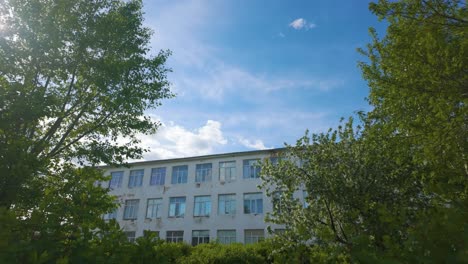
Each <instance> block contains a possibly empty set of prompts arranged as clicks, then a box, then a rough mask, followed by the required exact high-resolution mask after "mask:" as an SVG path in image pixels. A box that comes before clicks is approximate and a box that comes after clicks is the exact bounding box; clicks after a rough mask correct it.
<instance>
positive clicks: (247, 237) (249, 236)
mask: <svg viewBox="0 0 468 264" xmlns="http://www.w3.org/2000/svg"><path fill="white" fill-rule="evenodd" d="M255 232H259V233H260V232H261V235H259V234H255ZM263 240H265V230H264V229H244V244H246V245H248V244H255V243H258V242H260V241H263Z"/></svg>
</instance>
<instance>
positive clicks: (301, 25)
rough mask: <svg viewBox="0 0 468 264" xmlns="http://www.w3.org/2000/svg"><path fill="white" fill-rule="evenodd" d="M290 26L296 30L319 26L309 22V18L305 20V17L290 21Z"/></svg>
mask: <svg viewBox="0 0 468 264" xmlns="http://www.w3.org/2000/svg"><path fill="white" fill-rule="evenodd" d="M289 26H290V27H292V28H294V29H296V30H300V29H305V30H309V29H312V28H315V27H317V25H316V24H314V23H309V22H307V20H305V19H303V18H298V19H296V20H294V21H293V22H291V23H289Z"/></svg>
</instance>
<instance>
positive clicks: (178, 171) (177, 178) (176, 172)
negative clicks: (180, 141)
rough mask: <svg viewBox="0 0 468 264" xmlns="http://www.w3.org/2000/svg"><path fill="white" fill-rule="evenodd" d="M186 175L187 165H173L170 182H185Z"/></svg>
mask: <svg viewBox="0 0 468 264" xmlns="http://www.w3.org/2000/svg"><path fill="white" fill-rule="evenodd" d="M187 175H188V166H187V165H183V166H174V167H172V180H171V183H172V184H181V183H187Z"/></svg>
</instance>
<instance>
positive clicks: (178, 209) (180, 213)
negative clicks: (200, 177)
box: [169, 197, 185, 217]
mask: <svg viewBox="0 0 468 264" xmlns="http://www.w3.org/2000/svg"><path fill="white" fill-rule="evenodd" d="M184 216H185V197H171V198H170V199H169V217H184Z"/></svg>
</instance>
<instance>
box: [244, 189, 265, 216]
mask: <svg viewBox="0 0 468 264" xmlns="http://www.w3.org/2000/svg"><path fill="white" fill-rule="evenodd" d="M249 196H253V197H252V198H250V197H249ZM255 196H259V197H260V198H258V197H255ZM246 203H248V205H247V204H246ZM243 205H244V214H254V215H257V214H263V193H261V192H256V193H244V204H243ZM247 208H248V209H247ZM259 208H260V210H259Z"/></svg>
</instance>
